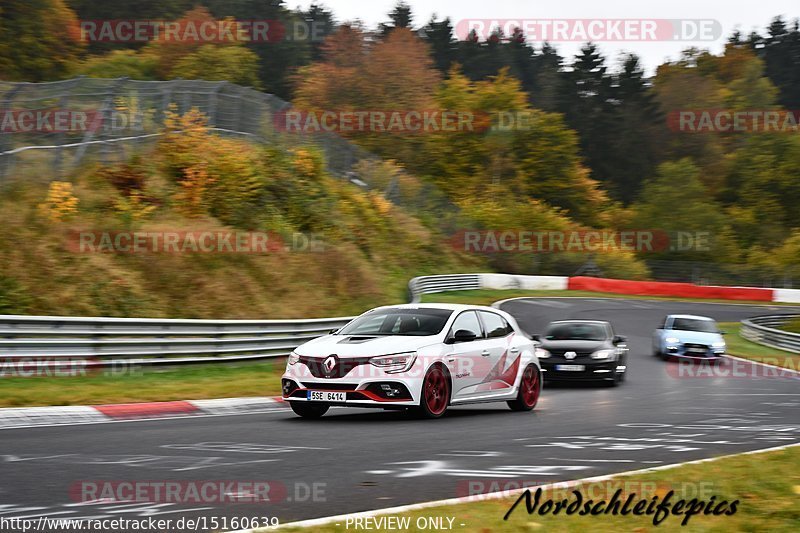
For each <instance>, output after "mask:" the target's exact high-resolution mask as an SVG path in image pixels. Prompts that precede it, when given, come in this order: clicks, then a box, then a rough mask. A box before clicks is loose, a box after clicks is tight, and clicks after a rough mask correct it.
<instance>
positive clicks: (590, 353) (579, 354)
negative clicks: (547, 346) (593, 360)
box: [548, 350, 592, 359]
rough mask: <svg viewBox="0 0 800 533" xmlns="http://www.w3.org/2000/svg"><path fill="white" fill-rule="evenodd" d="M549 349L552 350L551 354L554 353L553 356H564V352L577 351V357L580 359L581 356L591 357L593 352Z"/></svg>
mask: <svg viewBox="0 0 800 533" xmlns="http://www.w3.org/2000/svg"><path fill="white" fill-rule="evenodd" d="M548 351H549V352H550V355H552V356H553V357H564V354H565V353H567V352H575V353H576V354H577V356H576V357H575V359H579V358H581V357H589V356H590V355H592V352H577V351H575V350H548Z"/></svg>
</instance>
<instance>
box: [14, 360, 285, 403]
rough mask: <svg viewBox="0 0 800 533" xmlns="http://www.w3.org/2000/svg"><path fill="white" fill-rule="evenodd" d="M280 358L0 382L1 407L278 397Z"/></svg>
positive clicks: (283, 366) (283, 364)
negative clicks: (233, 363) (234, 363)
mask: <svg viewBox="0 0 800 533" xmlns="http://www.w3.org/2000/svg"><path fill="white" fill-rule="evenodd" d="M285 367H286V360H285V358H279V359H275V360H269V361H265V362H261V363H249V364H241V365H229V364H225V365H197V366H184V367H171V368H167V367H161V368H146V369H138V368H137V369H126V371H125V372H124V373H123V372H119V373H118V375H113V374H111V373H108V372H105V371H103V370H98V371H96V372H94V371H90V372H88V373H87V375H84V376H76V377H11V378H8V377H7V378H0V407H34V406H43V405H99V404H108V403H128V402H149V401H152V402H163V401H170V400H186V399H192V400H201V399H205V398H226V397H238V396H277V395H279V394H280V393H281V385H280V376H281V374H283V371H284V368H285Z"/></svg>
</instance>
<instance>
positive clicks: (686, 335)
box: [664, 329, 724, 345]
mask: <svg viewBox="0 0 800 533" xmlns="http://www.w3.org/2000/svg"><path fill="white" fill-rule="evenodd" d="M664 337H675V338H676V339H680V340H681V342H682V343H687V342H688V343H692V344H709V345H710V344H713V343H715V342H724V340H723V339H722V335H720V334H719V333H706V332H703V331H682V330H678V329H668V330H665V332H664Z"/></svg>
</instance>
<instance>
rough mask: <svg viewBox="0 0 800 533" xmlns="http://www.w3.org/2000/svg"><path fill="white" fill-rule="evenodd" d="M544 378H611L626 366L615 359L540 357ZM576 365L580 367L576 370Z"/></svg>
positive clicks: (620, 372)
mask: <svg viewBox="0 0 800 533" xmlns="http://www.w3.org/2000/svg"><path fill="white" fill-rule="evenodd" d="M539 364H540V365H541V367H542V373H543V375H544V379H545V380H547V381H599V380H609V381H610V380H613V379H615V378H616V376H618V375H619V374H623V373H625V371H626V370H627V367H626V366H625V365H624V364H621V363H620V362H618V361H616V360H612V361H595V360H586V359H579V360H574V361H569V360H566V359H559V360H548V359H540V360H539ZM578 367H582V369H581V370H578V369H577V368H578Z"/></svg>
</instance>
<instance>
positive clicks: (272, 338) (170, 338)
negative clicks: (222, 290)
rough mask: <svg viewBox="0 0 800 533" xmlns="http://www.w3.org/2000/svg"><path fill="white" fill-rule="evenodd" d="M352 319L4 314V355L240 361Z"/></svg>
mask: <svg viewBox="0 0 800 533" xmlns="http://www.w3.org/2000/svg"><path fill="white" fill-rule="evenodd" d="M350 320H352V317H338V318H320V319H308V320H167V319H144V318H78V317H47V316H43V317H39V316H0V358H2V359H4V360H5V359H11V360H32V361H35V362H34V363H33V364H46V363H47V361H42V360H44V359H51V358H62V359H76V358H85V359H87V360H88V362H87V363H86V364H87V366H110V365H111V364H112V363H113V361H114V360H125V361H126V362H127V363H128V364H137V365H155V364H178V363H210V362H214V363H216V362H220V363H222V362H237V361H248V360H256V359H265V358H270V357H279V356H283V355H287V354H288V353H289V352H290V351H291V350H293V349H294V348H296V347H297V346H299V345H300V344H302V343H304V342H306V341H308V340H311V339H314V338H316V337H319V336H321V335H324V334H325V333H327V332H328V331H330V330H332V329H338V328H340V327H342V326H343V325H345V324H346V323H347V322H349V321H350Z"/></svg>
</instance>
